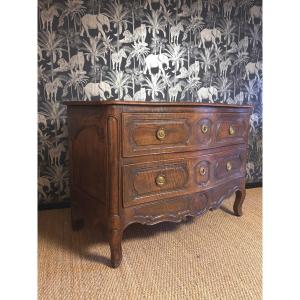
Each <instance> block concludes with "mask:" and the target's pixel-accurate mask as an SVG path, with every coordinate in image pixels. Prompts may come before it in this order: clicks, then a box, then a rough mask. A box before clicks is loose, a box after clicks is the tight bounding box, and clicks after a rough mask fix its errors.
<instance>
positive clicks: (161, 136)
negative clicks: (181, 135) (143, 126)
mask: <svg viewBox="0 0 300 300" xmlns="http://www.w3.org/2000/svg"><path fill="white" fill-rule="evenodd" d="M166 135H167V134H166V131H165V130H164V129H163V128H159V129H158V130H157V131H156V137H157V138H158V139H159V140H163V139H164V138H165V137H166Z"/></svg>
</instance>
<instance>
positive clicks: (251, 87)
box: [244, 79, 259, 103]
mask: <svg viewBox="0 0 300 300" xmlns="http://www.w3.org/2000/svg"><path fill="white" fill-rule="evenodd" d="M244 88H245V90H246V94H247V95H248V103H251V99H252V98H253V97H254V98H255V99H257V94H258V92H259V89H258V86H257V82H256V80H255V79H252V80H248V81H246V82H245V83H244Z"/></svg>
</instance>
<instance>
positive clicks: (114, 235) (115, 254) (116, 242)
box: [108, 229, 123, 268]
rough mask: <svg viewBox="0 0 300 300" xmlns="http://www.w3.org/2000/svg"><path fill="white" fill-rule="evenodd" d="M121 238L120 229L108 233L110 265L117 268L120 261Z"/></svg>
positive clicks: (121, 232)
mask: <svg viewBox="0 0 300 300" xmlns="http://www.w3.org/2000/svg"><path fill="white" fill-rule="evenodd" d="M122 236H123V231H122V230H120V229H111V230H109V232H108V241H109V246H110V253H111V265H112V267H113V268H117V267H118V266H119V265H120V263H121V261H122V246H121V242H122Z"/></svg>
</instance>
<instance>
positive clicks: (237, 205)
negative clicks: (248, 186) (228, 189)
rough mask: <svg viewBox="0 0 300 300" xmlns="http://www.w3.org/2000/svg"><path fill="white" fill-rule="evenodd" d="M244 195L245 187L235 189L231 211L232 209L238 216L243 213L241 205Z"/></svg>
mask: <svg viewBox="0 0 300 300" xmlns="http://www.w3.org/2000/svg"><path fill="white" fill-rule="evenodd" d="M245 197H246V190H245V189H243V190H238V191H236V193H235V201H234V204H233V211H234V214H235V215H236V216H238V217H240V216H242V215H243V211H242V205H243V202H244V200H245Z"/></svg>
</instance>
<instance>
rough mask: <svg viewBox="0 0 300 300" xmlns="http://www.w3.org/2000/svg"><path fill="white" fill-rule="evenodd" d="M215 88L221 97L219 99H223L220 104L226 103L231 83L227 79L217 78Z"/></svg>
mask: <svg viewBox="0 0 300 300" xmlns="http://www.w3.org/2000/svg"><path fill="white" fill-rule="evenodd" d="M215 84H216V87H217V90H218V92H219V94H220V95H221V97H222V98H223V101H221V102H226V100H227V98H228V96H229V94H230V92H231V88H232V86H233V83H232V81H230V80H229V79H228V77H223V76H222V77H218V78H217V79H216V82H215Z"/></svg>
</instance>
